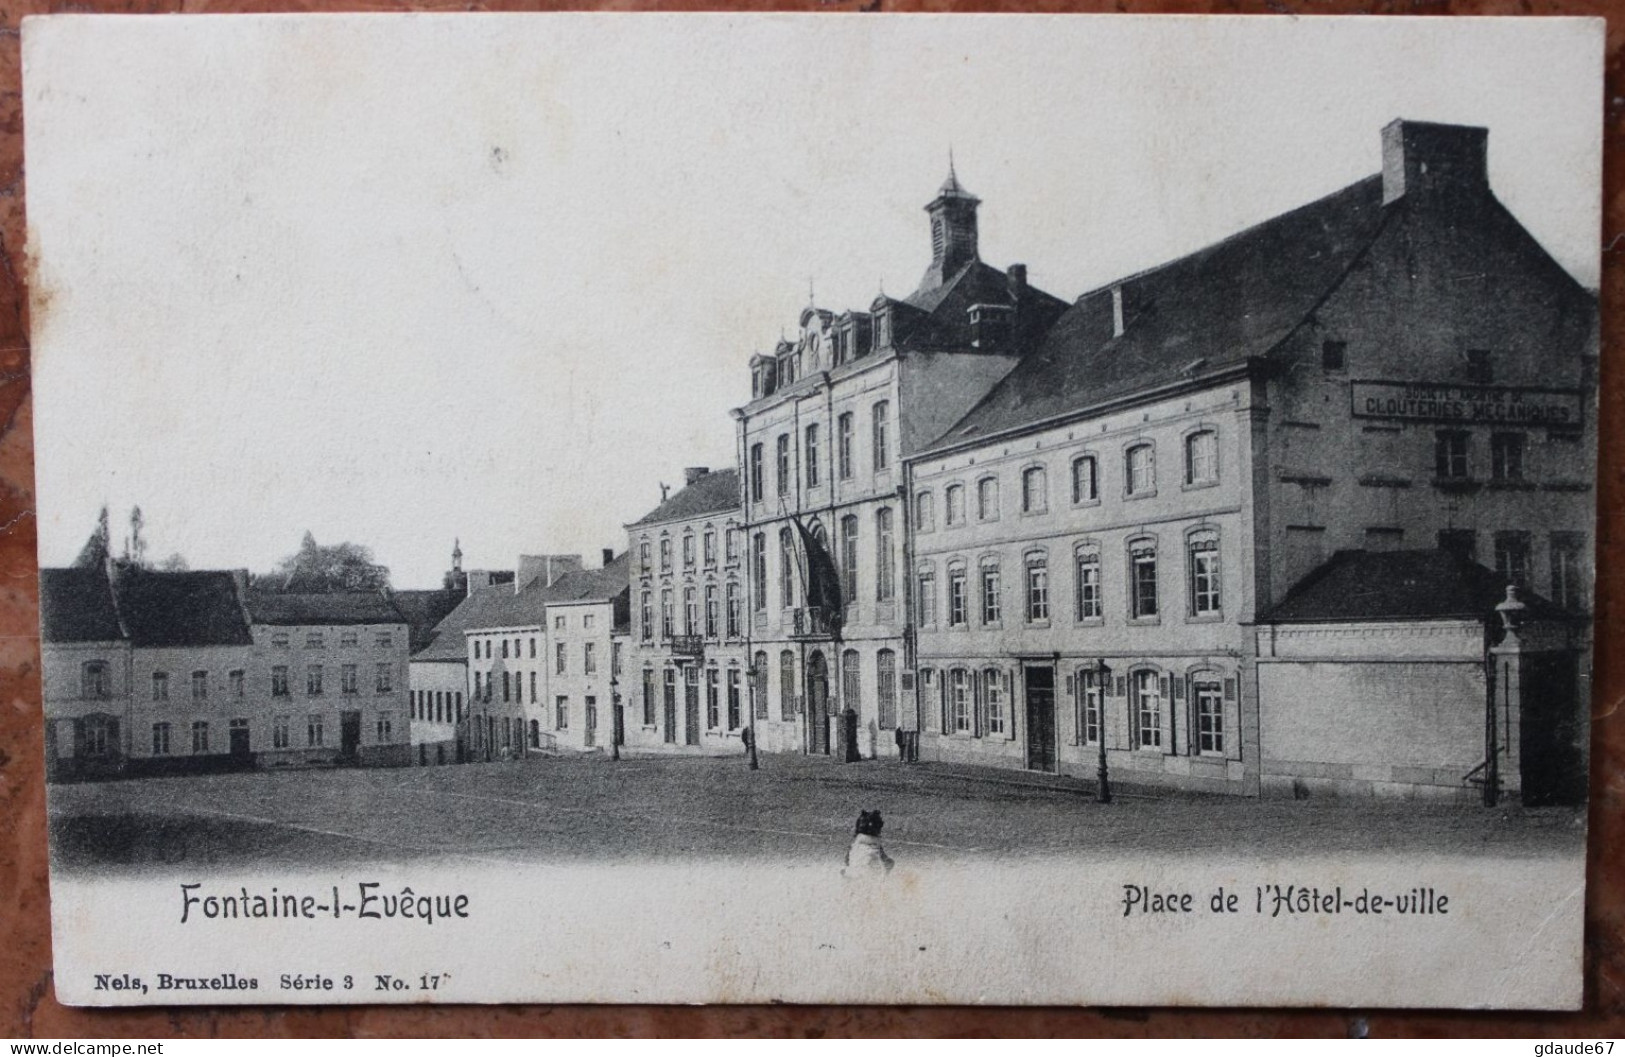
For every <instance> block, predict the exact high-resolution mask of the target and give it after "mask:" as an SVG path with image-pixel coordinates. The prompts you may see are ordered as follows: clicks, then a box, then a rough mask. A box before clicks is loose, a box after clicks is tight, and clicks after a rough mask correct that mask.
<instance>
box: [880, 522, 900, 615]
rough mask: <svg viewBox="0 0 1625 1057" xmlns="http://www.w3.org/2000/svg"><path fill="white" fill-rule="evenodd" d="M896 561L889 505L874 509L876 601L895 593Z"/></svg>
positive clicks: (885, 600)
mask: <svg viewBox="0 0 1625 1057" xmlns="http://www.w3.org/2000/svg"><path fill="white" fill-rule="evenodd" d="M896 561H897V556H896V553H895V541H894V539H893V534H892V511H891V507H881V508H880V509H879V510H877V511H875V601H877V602H890V601H891V600H892V599H893V598H894V597H895V596H896V594H897V565H896Z"/></svg>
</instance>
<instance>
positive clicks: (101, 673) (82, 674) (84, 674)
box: [79, 661, 167, 700]
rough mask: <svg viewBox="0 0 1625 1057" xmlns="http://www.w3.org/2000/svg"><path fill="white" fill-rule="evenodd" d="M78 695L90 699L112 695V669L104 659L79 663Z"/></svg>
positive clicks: (100, 698)
mask: <svg viewBox="0 0 1625 1057" xmlns="http://www.w3.org/2000/svg"><path fill="white" fill-rule="evenodd" d="M166 678H167V677H166ZM166 687H167V684H166ZM79 696H80V697H84V698H89V699H91V700H102V699H104V698H109V697H112V696H113V683H112V669H111V668H110V667H109V666H108V663H107V662H106V661H86V662H85V663H84V664H82V665H80V667H79ZM166 696H167V693H166Z"/></svg>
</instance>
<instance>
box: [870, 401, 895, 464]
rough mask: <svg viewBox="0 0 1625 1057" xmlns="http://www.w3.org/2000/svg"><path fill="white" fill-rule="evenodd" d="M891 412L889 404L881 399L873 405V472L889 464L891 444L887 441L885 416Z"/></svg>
mask: <svg viewBox="0 0 1625 1057" xmlns="http://www.w3.org/2000/svg"><path fill="white" fill-rule="evenodd" d="M890 414H891V404H890V402H889V401H886V400H882V401H880V402H879V403H877V404H876V405H875V407H874V438H873V439H874V462H875V472H876V473H879V472H880V471H881V470H884V469H885V468H886V467H888V466H890V465H891V446H890V444H889V443H888V436H887V434H888V432H889V430H888V428H887V424H886V419H887V417H888V416H889V415H890Z"/></svg>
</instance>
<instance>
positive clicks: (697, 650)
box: [671, 635, 705, 657]
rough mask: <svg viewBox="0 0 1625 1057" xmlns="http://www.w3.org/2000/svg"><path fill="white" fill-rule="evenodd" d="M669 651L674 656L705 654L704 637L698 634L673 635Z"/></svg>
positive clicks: (701, 655) (699, 655) (698, 655)
mask: <svg viewBox="0 0 1625 1057" xmlns="http://www.w3.org/2000/svg"><path fill="white" fill-rule="evenodd" d="M671 652H672V655H673V656H675V657H703V656H705V639H703V638H701V637H700V636H699V635H673V636H672V637H671Z"/></svg>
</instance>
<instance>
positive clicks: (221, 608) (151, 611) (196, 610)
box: [116, 569, 254, 646]
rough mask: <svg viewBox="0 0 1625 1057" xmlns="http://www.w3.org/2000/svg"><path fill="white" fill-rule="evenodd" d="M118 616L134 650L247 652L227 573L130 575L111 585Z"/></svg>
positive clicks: (242, 618) (239, 607) (238, 601)
mask: <svg viewBox="0 0 1625 1057" xmlns="http://www.w3.org/2000/svg"><path fill="white" fill-rule="evenodd" d="M116 590H117V592H118V604H119V613H120V614H121V615H122V616H123V618H124V626H125V627H127V628H129V629H130V642H131V643H132V644H133V645H136V646H248V645H251V644H252V643H253V641H254V639H253V636H252V635H250V634H249V629H248V619H247V615H246V614H245V613H244V612H243V599H242V596H241V595H240V594H239V593H238V589H237V580H236V578H235V577H234V576H233V575H232V574H231V573H230V572H184V573H170V572H151V571H147V570H139V569H132V570H129V571H127V572H125V573H123V574H122V575H120V576H119V578H118V582H117V585H116Z"/></svg>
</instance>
